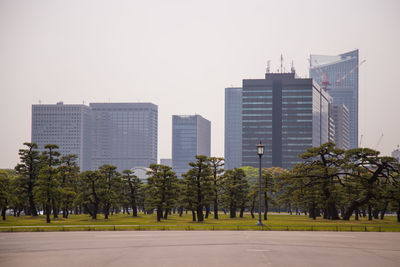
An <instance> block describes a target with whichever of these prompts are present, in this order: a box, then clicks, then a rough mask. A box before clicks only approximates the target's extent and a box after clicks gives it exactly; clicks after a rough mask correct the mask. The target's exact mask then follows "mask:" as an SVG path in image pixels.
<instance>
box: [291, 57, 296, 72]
mask: <svg viewBox="0 0 400 267" xmlns="http://www.w3.org/2000/svg"><path fill="white" fill-rule="evenodd" d="M290 71H291V72H292V73H295V72H296V70H295V68H294V65H293V60H292V67H291V68H290Z"/></svg>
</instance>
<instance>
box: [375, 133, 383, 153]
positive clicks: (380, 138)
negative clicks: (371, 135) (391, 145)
mask: <svg viewBox="0 0 400 267" xmlns="http://www.w3.org/2000/svg"><path fill="white" fill-rule="evenodd" d="M382 139H383V134H381V136H380V137H379V140H378V143H376V145H375V147H374V150H377V149H378V146H379V144H380V143H381V141H382Z"/></svg>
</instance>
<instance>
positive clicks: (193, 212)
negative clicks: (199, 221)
mask: <svg viewBox="0 0 400 267" xmlns="http://www.w3.org/2000/svg"><path fill="white" fill-rule="evenodd" d="M192 220H193V221H194V222H195V221H196V212H195V211H194V209H192Z"/></svg>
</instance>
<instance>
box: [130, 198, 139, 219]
mask: <svg viewBox="0 0 400 267" xmlns="http://www.w3.org/2000/svg"><path fill="white" fill-rule="evenodd" d="M131 206H132V217H137V216H138V212H137V204H136V198H133V199H132V201H131Z"/></svg>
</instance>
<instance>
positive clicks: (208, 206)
mask: <svg viewBox="0 0 400 267" xmlns="http://www.w3.org/2000/svg"><path fill="white" fill-rule="evenodd" d="M209 214H210V204H207V205H206V219H208V215H209Z"/></svg>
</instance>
